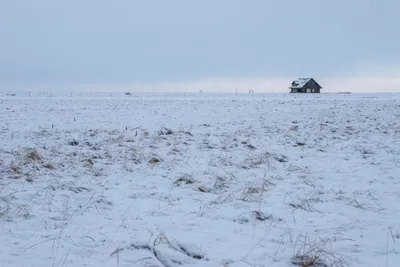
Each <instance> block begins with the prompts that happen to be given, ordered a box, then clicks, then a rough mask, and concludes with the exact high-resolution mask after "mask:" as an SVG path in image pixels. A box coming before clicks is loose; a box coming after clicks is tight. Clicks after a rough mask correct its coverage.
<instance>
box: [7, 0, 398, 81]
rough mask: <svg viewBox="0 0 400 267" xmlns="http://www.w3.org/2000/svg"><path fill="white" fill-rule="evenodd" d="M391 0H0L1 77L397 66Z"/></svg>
mask: <svg viewBox="0 0 400 267" xmlns="http://www.w3.org/2000/svg"><path fill="white" fill-rule="evenodd" d="M399 10H400V2H399V1H396V0H380V1H378V0H335V1H322V0H302V1H299V0H292V1H289V0H286V1H285V0H274V1H272V0H248V1H245V0H240V1H239V0H168V1H166V0H146V1H144V0H142V1H135V0H119V1H109V0H107V1H106V0H85V1H83V0H68V1H66V0H65V1H54V0H35V1H32V0H1V1H0V33H1V41H0V81H1V82H2V83H3V84H4V83H6V84H40V83H54V84H90V83H93V84H129V83H158V82H164V81H168V82H179V81H190V80H201V79H210V78H218V77H233V78H249V77H275V76H288V77H290V76H293V77H298V76H299V77H300V76H313V77H317V78H318V77H324V78H329V77H334V76H338V75H342V76H343V75H351V72H352V71H353V70H354V68H355V66H358V65H360V64H368V65H376V66H377V67H379V66H386V65H388V66H394V67H396V68H397V67H398V66H400V29H399V26H400V16H399V15H398V12H399Z"/></svg>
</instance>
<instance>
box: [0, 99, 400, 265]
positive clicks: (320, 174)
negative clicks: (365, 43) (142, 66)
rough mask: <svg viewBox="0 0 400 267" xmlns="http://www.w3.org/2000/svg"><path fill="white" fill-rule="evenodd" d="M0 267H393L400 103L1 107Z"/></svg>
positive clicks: (399, 218) (49, 102) (86, 102)
mask: <svg viewBox="0 0 400 267" xmlns="http://www.w3.org/2000/svg"><path fill="white" fill-rule="evenodd" d="M0 125H1V128H0V140H1V141H0V266H5V267H6V266H12V267H14V266H15V267H17V266H18V267H23V266H57V267H58V266H60V267H61V266H65V267H67V266H71V267H78V266H96V267H100V266H111V267H113V266H121V267H128V266H129V267H133V266H139V267H140V266H154V267H155V266H160V267H173V266H198V267H201V266H204V267H211V266H220V267H223V266H229V267H241V266H243V267H245V266H247V267H248V266H278V267H290V266H303V267H306V266H319V267H323V266H372V267H378V266H383V267H385V266H389V267H397V266H400V94H399V95H396V94H390V95H389V94H374V95H372V94H351V95H340V94H318V95H293V94H264V95H261V94H255V95H238V96H235V95H234V94H232V95H217V94H213V95H211V94H203V95H200V94H168V95H166V94H132V95H125V94H124V93H120V94H109V93H107V94H106V93H103V94H94V93H91V94H88V93H87V94H77V93H74V94H68V93H67V94H58V95H57V94H53V93H51V94H50V93H46V94H41V95H38V94H28V93H25V94H23V95H22V94H16V95H15V96H14V95H12V94H2V95H1V96H0Z"/></svg>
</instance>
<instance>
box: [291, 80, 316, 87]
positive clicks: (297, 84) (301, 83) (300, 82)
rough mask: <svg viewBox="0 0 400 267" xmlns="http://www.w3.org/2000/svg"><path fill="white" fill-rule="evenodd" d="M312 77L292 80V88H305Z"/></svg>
mask: <svg viewBox="0 0 400 267" xmlns="http://www.w3.org/2000/svg"><path fill="white" fill-rule="evenodd" d="M311 79H312V78H299V79H297V80H294V81H293V82H292V86H291V87H290V88H294V89H296V88H297V89H300V88H303V87H304V85H306V84H307V83H308V82H309V81H310V80H311Z"/></svg>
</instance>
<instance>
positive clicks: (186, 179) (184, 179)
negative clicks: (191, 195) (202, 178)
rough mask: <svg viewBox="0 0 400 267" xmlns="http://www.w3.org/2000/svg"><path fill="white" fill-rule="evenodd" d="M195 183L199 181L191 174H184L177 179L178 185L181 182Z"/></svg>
mask: <svg viewBox="0 0 400 267" xmlns="http://www.w3.org/2000/svg"><path fill="white" fill-rule="evenodd" d="M194 183H197V181H196V180H195V179H194V178H193V177H191V176H189V175H184V176H182V177H180V178H178V179H177V180H176V181H175V184H177V185H180V184H194Z"/></svg>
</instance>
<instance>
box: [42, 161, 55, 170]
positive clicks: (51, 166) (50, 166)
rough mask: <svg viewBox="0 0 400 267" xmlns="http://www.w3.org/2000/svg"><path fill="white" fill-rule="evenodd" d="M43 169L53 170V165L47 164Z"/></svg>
mask: <svg viewBox="0 0 400 267" xmlns="http://www.w3.org/2000/svg"><path fill="white" fill-rule="evenodd" d="M43 167H45V168H46V169H49V170H54V165H53V164H51V163H47V164H45V165H44V166H43Z"/></svg>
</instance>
